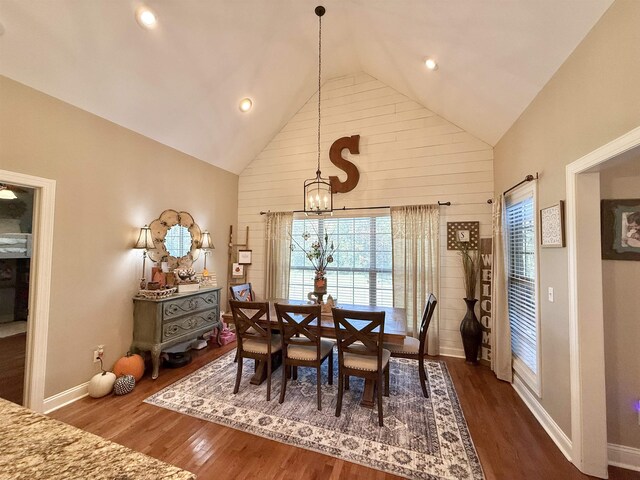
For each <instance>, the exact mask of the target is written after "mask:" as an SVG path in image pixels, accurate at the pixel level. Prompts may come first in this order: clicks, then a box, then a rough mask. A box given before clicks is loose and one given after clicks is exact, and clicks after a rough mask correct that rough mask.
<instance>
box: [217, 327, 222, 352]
mask: <svg viewBox="0 0 640 480" xmlns="http://www.w3.org/2000/svg"><path fill="white" fill-rule="evenodd" d="M220 335H222V325H220V326H219V327H218V328H217V332H216V342H218V346H219V347H221V346H222V340H221V338H220Z"/></svg>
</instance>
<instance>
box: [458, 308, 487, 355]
mask: <svg viewBox="0 0 640 480" xmlns="http://www.w3.org/2000/svg"><path fill="white" fill-rule="evenodd" d="M464 301H465V303H466V304H467V313H466V314H465V316H464V318H463V319H462V322H460V335H461V336H462V345H463V346H464V356H465V358H466V360H467V363H472V364H476V363H478V350H479V349H480V343H481V342H482V325H481V324H480V322H479V321H478V317H476V312H475V310H474V307H475V305H476V302H477V301H478V300H477V299H475V298H465V299H464Z"/></svg>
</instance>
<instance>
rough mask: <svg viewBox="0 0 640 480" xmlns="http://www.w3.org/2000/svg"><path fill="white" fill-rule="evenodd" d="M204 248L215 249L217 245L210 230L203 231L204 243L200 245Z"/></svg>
mask: <svg viewBox="0 0 640 480" xmlns="http://www.w3.org/2000/svg"><path fill="white" fill-rule="evenodd" d="M200 248H202V249H203V250H214V249H215V248H216V247H214V246H213V242H212V241H211V234H210V233H209V231H208V230H205V231H204V232H202V245H201V246H200Z"/></svg>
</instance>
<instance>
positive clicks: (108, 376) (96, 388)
mask: <svg viewBox="0 0 640 480" xmlns="http://www.w3.org/2000/svg"><path fill="white" fill-rule="evenodd" d="M115 381H116V375H115V373H111V372H102V373H98V374H97V375H94V376H93V377H92V378H91V380H90V381H89V396H90V397H93V398H100V397H104V396H105V395H109V394H110V393H111V390H113V384H114V383H115Z"/></svg>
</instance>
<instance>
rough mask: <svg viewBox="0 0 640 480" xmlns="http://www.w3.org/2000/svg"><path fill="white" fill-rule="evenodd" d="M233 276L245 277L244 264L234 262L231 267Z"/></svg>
mask: <svg viewBox="0 0 640 480" xmlns="http://www.w3.org/2000/svg"><path fill="white" fill-rule="evenodd" d="M231 276H232V277H235V278H239V277H244V265H240V264H239V263H234V264H233V266H232V269H231Z"/></svg>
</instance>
